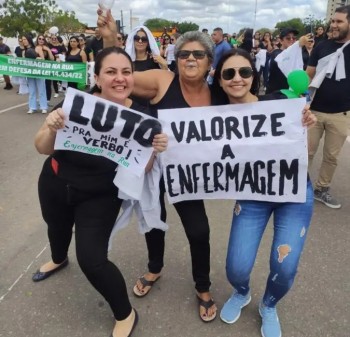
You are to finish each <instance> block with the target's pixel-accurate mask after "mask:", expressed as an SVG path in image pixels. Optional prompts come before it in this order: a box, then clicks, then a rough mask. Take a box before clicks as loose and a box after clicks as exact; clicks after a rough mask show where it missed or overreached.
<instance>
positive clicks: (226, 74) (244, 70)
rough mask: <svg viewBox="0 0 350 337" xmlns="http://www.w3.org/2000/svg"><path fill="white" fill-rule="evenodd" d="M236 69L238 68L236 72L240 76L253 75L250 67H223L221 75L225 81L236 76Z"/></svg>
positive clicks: (247, 76)
mask: <svg viewBox="0 0 350 337" xmlns="http://www.w3.org/2000/svg"><path fill="white" fill-rule="evenodd" d="M236 69H238V74H239V76H241V77H242V78H249V77H251V76H252V75H253V69H252V68H251V67H241V68H227V69H224V70H223V71H222V73H221V77H222V78H223V79H224V80H226V81H229V80H232V79H233V78H234V77H235V76H236Z"/></svg>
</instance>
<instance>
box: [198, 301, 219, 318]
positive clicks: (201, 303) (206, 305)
mask: <svg viewBox="0 0 350 337" xmlns="http://www.w3.org/2000/svg"><path fill="white" fill-rule="evenodd" d="M197 299H198V304H199V309H200V307H203V308H204V309H205V315H206V316H202V315H201V311H200V310H199V317H200V319H201V320H202V321H203V322H205V323H210V322H212V321H213V320H214V319H215V318H216V311H215V313H214V314H213V316H211V317H209V316H208V310H209V309H210V308H211V307H212V306H213V305H215V302H214V300H213V299H212V298H211V299H210V300H209V301H205V300H203V299H201V298H200V297H199V296H198V295H197Z"/></svg>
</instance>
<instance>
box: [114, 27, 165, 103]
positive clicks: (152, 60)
mask: <svg viewBox="0 0 350 337" xmlns="http://www.w3.org/2000/svg"><path fill="white" fill-rule="evenodd" d="M116 38H118V35H116ZM125 51H126V52H127V53H128V54H129V55H130V57H131V60H132V61H133V64H134V69H135V71H146V70H150V69H159V68H161V69H164V70H168V65H167V62H166V60H165V59H164V58H163V57H162V56H160V52H159V49H158V46H157V43H156V41H155V39H154V37H153V35H152V33H151V31H150V30H149V29H148V28H147V27H145V26H138V27H135V28H134V29H133V31H132V32H131V33H130V34H129V37H128V39H127V41H126V45H125ZM131 98H132V99H133V100H134V101H135V102H138V103H139V104H141V105H143V106H147V107H148V106H149V100H148V99H146V98H143V97H135V96H133V95H132V96H131Z"/></svg>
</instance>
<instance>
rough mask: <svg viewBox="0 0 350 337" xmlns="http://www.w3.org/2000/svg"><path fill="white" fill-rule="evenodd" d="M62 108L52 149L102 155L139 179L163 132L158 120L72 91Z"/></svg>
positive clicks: (69, 90)
mask: <svg viewBox="0 0 350 337" xmlns="http://www.w3.org/2000/svg"><path fill="white" fill-rule="evenodd" d="M62 109H63V111H64V113H65V128H64V129H61V130H58V131H57V136H56V142H55V150H69V151H77V152H83V153H88V154H92V155H97V156H103V157H106V158H108V159H110V160H112V161H114V162H115V163H117V164H118V165H122V166H124V167H127V168H128V169H130V170H131V171H132V172H134V173H135V174H136V175H138V176H140V175H141V174H142V173H143V172H144V169H145V167H146V165H147V163H148V161H149V159H150V157H151V154H152V152H153V147H152V140H153V137H154V135H155V134H157V133H159V132H161V129H162V127H161V124H160V123H159V121H158V120H157V119H155V118H153V117H150V116H148V115H145V114H143V113H141V112H138V111H135V110H132V109H130V108H126V107H124V106H122V105H118V104H114V103H112V102H110V101H107V100H104V99H102V98H99V97H97V96H93V95H90V94H87V93H84V92H82V91H78V90H75V89H72V88H68V90H67V94H66V98H65V100H64V103H63V106H62Z"/></svg>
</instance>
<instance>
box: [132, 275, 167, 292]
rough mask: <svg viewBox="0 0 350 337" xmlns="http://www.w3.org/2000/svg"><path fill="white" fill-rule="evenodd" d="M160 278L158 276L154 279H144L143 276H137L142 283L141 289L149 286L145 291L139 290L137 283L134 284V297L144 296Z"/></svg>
mask: <svg viewBox="0 0 350 337" xmlns="http://www.w3.org/2000/svg"><path fill="white" fill-rule="evenodd" d="M159 279H160V276H158V277H157V278H156V279H155V280H154V281H148V280H146V279H145V277H144V276H141V277H140V278H139V281H140V282H141V284H142V289H145V288H146V287H149V288H148V290H147V291H144V292H141V291H140V290H139V288H138V287H137V285H136V284H135V286H134V288H133V293H134V295H135V296H136V297H144V296H146V295H147V294H148V293H149V292H150V291H151V289H152V287H153V285H154V284H155V283H156V282H157V281H158V280H159Z"/></svg>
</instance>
